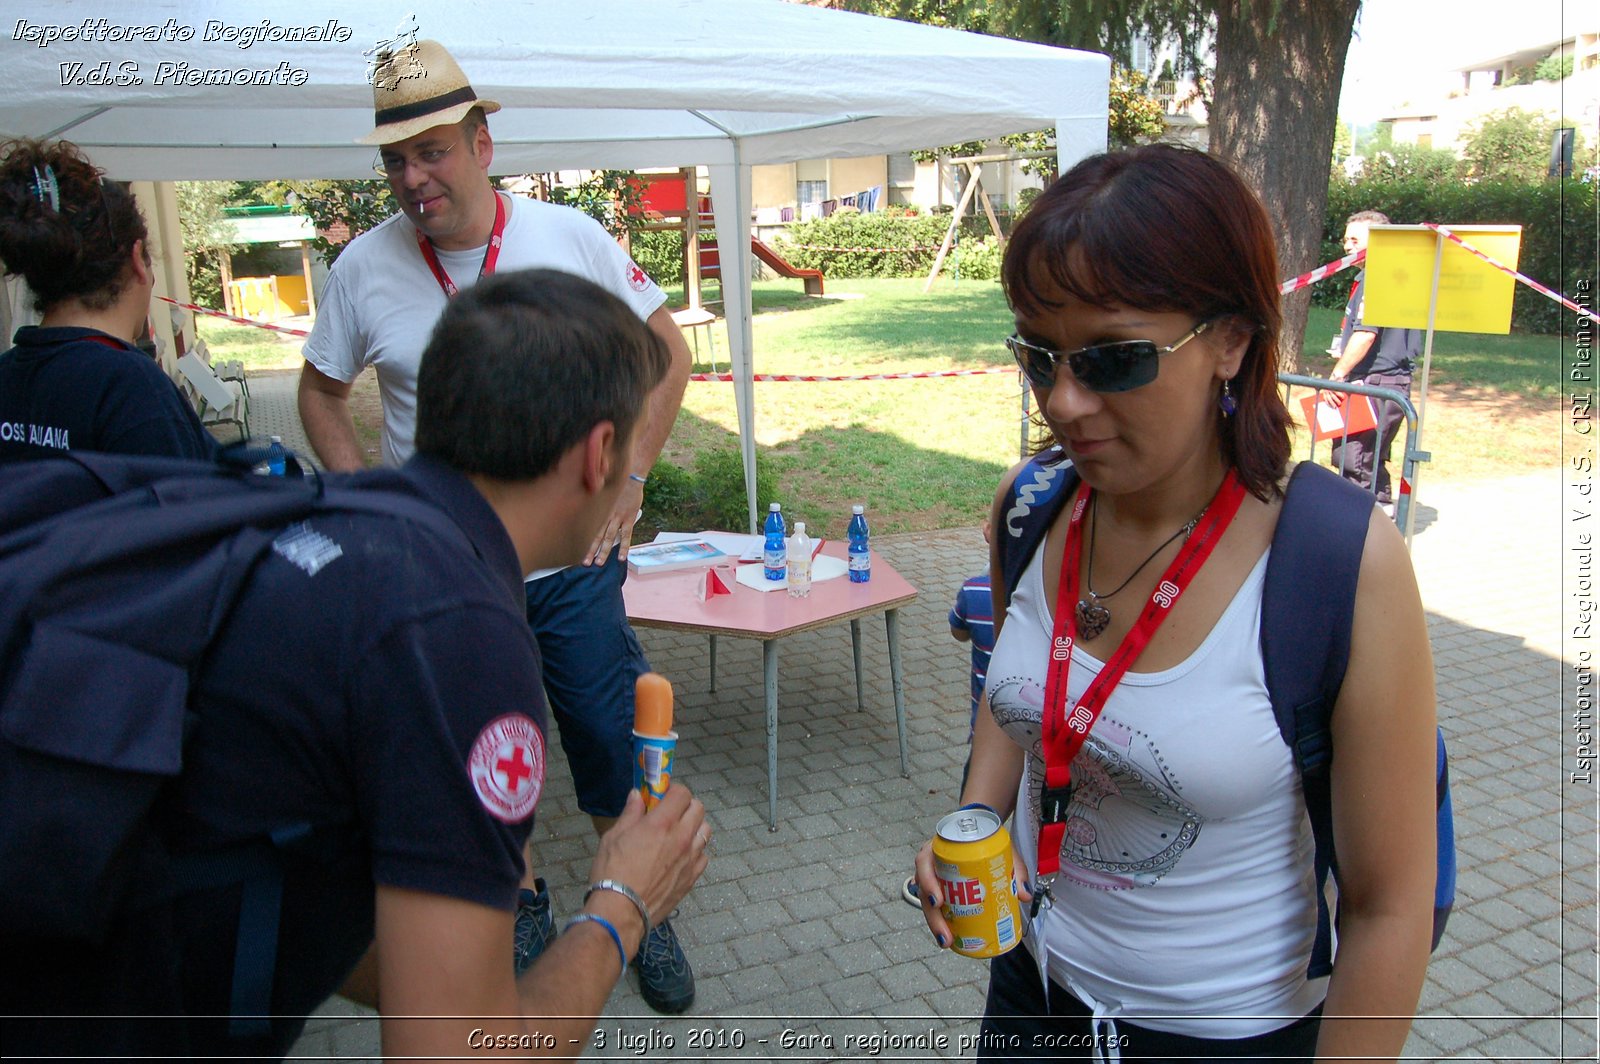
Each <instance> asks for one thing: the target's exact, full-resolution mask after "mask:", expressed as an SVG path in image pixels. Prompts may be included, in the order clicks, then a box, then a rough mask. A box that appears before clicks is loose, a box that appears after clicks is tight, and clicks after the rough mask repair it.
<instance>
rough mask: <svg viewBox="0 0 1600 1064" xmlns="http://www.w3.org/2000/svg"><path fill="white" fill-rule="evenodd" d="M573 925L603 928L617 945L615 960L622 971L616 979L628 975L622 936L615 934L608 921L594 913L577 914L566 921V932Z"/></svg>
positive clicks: (615, 930)
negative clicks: (620, 965)
mask: <svg viewBox="0 0 1600 1064" xmlns="http://www.w3.org/2000/svg"><path fill="white" fill-rule="evenodd" d="M574 924H599V925H600V926H601V927H603V928H605V929H606V933H607V934H609V935H610V936H611V941H612V942H614V943H616V945H617V958H618V959H619V960H621V961H622V971H621V972H619V973H617V978H618V979H621V978H622V977H623V976H624V975H627V974H628V954H627V951H626V950H624V949H623V948H622V936H621V935H619V934H617V929H616V928H615V927H613V926H612V924H611V921H610V920H607V919H606V918H605V917H604V916H596V915H595V914H594V913H579V914H578V915H577V916H574V917H573V918H572V919H570V920H568V921H567V930H568V931H571V930H572V928H573V925H574Z"/></svg>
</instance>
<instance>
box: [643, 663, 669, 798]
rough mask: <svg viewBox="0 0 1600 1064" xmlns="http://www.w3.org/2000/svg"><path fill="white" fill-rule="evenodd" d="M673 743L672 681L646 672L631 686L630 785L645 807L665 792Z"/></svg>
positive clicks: (657, 674)
mask: <svg viewBox="0 0 1600 1064" xmlns="http://www.w3.org/2000/svg"><path fill="white" fill-rule="evenodd" d="M677 746H678V733H677V732H675V731H673V730H672V684H671V683H670V682H669V681H668V680H667V678H666V677H664V676H662V675H660V674H659V673H654V672H647V673H645V674H644V675H642V676H640V677H639V679H638V680H637V681H635V683H634V688H633V785H634V787H635V789H637V790H638V792H639V796H640V797H641V798H643V799H644V807H645V808H646V809H651V808H654V807H655V805H656V803H657V802H659V801H661V799H662V796H663V795H665V794H666V792H667V784H668V783H670V782H671V780H672V758H673V754H674V752H675V751H676V750H677Z"/></svg>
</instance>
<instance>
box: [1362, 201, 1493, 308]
mask: <svg viewBox="0 0 1600 1064" xmlns="http://www.w3.org/2000/svg"><path fill="white" fill-rule="evenodd" d="M1446 228H1448V229H1449V230H1450V231H1451V232H1452V233H1455V234H1456V235H1457V236H1459V237H1460V238H1461V239H1462V240H1465V241H1466V242H1467V243H1468V244H1471V245H1472V246H1473V247H1475V248H1477V249H1478V250H1479V251H1481V252H1483V253H1484V254H1485V255H1488V256H1489V257H1490V258H1492V259H1494V260H1495V261H1496V262H1500V263H1504V264H1505V265H1506V266H1509V267H1510V268H1512V269H1516V268H1517V255H1518V253H1519V251H1520V249H1521V246H1522V227H1521V226H1520V225H1451V226H1447V227H1446ZM1441 245H1442V247H1443V254H1444V258H1443V260H1442V261H1441V262H1440V264H1439V306H1438V310H1437V313H1436V315H1435V317H1434V322H1433V327H1434V329H1435V330H1436V331H1438V332H1469V333H1499V334H1502V335H1503V334H1505V333H1509V332H1510V331H1511V297H1512V294H1513V293H1514V292H1515V291H1516V285H1517V282H1516V279H1515V278H1513V277H1512V276H1511V275H1510V274H1509V273H1506V272H1505V271H1504V270H1500V269H1496V268H1495V267H1493V266H1491V265H1489V264H1488V263H1487V262H1484V261H1483V260H1482V259H1480V258H1478V256H1476V255H1474V254H1473V253H1472V252H1470V251H1468V250H1467V249H1466V248H1464V247H1461V246H1460V245H1459V244H1456V243H1455V242H1454V241H1452V240H1450V239H1449V238H1448V237H1441V236H1440V235H1439V234H1438V233H1436V232H1435V231H1434V230H1432V229H1429V228H1427V227H1425V226H1420V225H1375V226H1373V227H1372V229H1371V232H1370V233H1369V235H1368V239H1367V263H1366V270H1367V288H1366V293H1365V296H1364V298H1365V301H1366V306H1365V307H1364V308H1363V310H1362V313H1361V320H1362V321H1363V322H1364V323H1366V324H1368V325H1377V326H1381V327H1383V328H1391V329H1426V328H1427V327H1428V299H1429V296H1430V295H1431V294H1432V292H1433V266H1434V259H1435V257H1436V256H1437V255H1438V254H1439V253H1440V251H1439V249H1440V247H1441Z"/></svg>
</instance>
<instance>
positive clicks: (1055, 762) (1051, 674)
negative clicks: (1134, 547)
mask: <svg viewBox="0 0 1600 1064" xmlns="http://www.w3.org/2000/svg"><path fill="white" fill-rule="evenodd" d="M1092 491H1093V489H1092V488H1090V487H1089V485H1088V484H1087V483H1085V484H1084V485H1083V491H1082V492H1081V493H1080V494H1079V496H1078V501H1077V502H1076V503H1075V504H1074V505H1073V508H1072V517H1071V520H1070V521H1069V522H1068V523H1067V546H1066V550H1065V552H1064V553H1063V555H1062V558H1061V583H1060V586H1059V588H1058V589H1057V591H1056V619H1055V629H1054V631H1053V632H1052V633H1051V638H1050V668H1049V671H1048V673H1047V674H1046V678H1045V693H1044V766H1045V767H1044V789H1043V792H1042V793H1041V795H1040V802H1039V865H1038V873H1039V876H1040V877H1041V878H1043V877H1049V879H1054V878H1055V874H1056V872H1057V870H1058V869H1059V868H1060V866H1061V843H1062V840H1063V838H1064V836H1065V835H1066V830H1067V802H1068V799H1069V798H1070V797H1071V787H1070V784H1071V782H1072V761H1073V758H1075V757H1077V756H1078V751H1079V750H1081V749H1083V743H1084V740H1085V739H1086V738H1088V735H1089V729H1090V728H1092V727H1094V722H1095V720H1096V718H1098V717H1099V716H1100V711H1101V710H1102V709H1104V708H1105V704H1106V701H1107V700H1108V699H1109V698H1110V697H1111V692H1112V691H1113V690H1115V689H1116V686H1117V684H1118V683H1120V682H1122V677H1123V675H1124V674H1125V673H1126V672H1127V671H1128V669H1129V668H1131V667H1132V665H1133V663H1134V662H1135V661H1137V660H1138V658H1139V655H1140V654H1142V653H1144V648H1145V647H1146V646H1148V645H1149V644H1150V639H1151V637H1152V636H1154V635H1155V634H1156V629H1158V628H1160V627H1161V622H1162V621H1165V620H1166V619H1167V614H1168V613H1170V612H1172V607H1173V606H1174V605H1175V604H1176V603H1177V601H1178V596H1179V595H1181V594H1183V589H1184V588H1185V587H1187V586H1188V583H1189V581H1190V580H1192V579H1193V578H1194V576H1195V574H1196V573H1198V572H1199V571H1200V567H1201V566H1203V565H1204V564H1205V563H1206V559H1207V558H1209V557H1211V551H1212V550H1213V549H1214V548H1215V547H1216V545H1217V541H1218V540H1220V539H1221V538H1222V534H1223V533H1224V532H1226V531H1227V530H1228V525H1230V524H1231V523H1232V522H1233V518H1234V515H1235V514H1237V513H1238V512H1239V504H1240V503H1241V502H1243V501H1244V485H1243V484H1241V483H1239V478H1238V477H1237V476H1235V475H1234V472H1233V470H1231V469H1230V470H1228V475H1227V476H1226V477H1224V478H1223V480H1222V486H1221V487H1220V488H1218V489H1217V494H1216V496H1215V497H1214V498H1213V499H1212V500H1211V505H1209V506H1207V507H1206V512H1205V514H1204V515H1203V516H1202V517H1201V518H1200V522H1199V524H1197V525H1196V526H1195V529H1194V531H1193V532H1192V533H1190V535H1189V537H1188V539H1186V540H1184V544H1183V547H1182V549H1180V550H1179V551H1178V556H1177V557H1176V558H1174V559H1172V564H1171V565H1169V566H1167V569H1166V572H1164V573H1162V574H1161V581H1160V582H1159V583H1158V584H1157V585H1156V590H1155V593H1154V594H1153V595H1151V596H1150V601H1148V602H1147V603H1145V606H1144V610H1143V611H1142V612H1141V613H1140V614H1139V619H1138V620H1137V621H1135V622H1134V625H1133V627H1132V628H1131V629H1129V631H1128V634H1127V635H1126V636H1124V637H1123V639H1122V643H1121V644H1120V645H1118V647H1117V649H1116V650H1114V651H1113V652H1112V654H1111V657H1110V658H1109V659H1107V660H1106V663H1105V666H1104V667H1103V668H1102V669H1101V670H1100V674H1099V675H1098V676H1096V677H1095V678H1094V679H1093V680H1092V681H1090V683H1089V687H1088V689H1087V690H1085V691H1084V692H1083V697H1082V698H1080V699H1078V702H1077V704H1076V705H1073V706H1069V705H1068V702H1067V678H1068V677H1069V676H1070V675H1071V672H1072V644H1073V641H1074V640H1075V639H1076V638H1077V635H1078V625H1077V620H1076V616H1077V611H1076V610H1075V609H1073V603H1074V602H1076V601H1077V594H1078V566H1079V563H1080V560H1081V554H1082V544H1083V513H1084V510H1085V509H1087V507H1088V504H1089V496H1090V494H1091V493H1092ZM1048 883H1049V880H1045V885H1046V890H1048Z"/></svg>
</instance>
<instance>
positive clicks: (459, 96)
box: [372, 85, 478, 126]
mask: <svg viewBox="0 0 1600 1064" xmlns="http://www.w3.org/2000/svg"><path fill="white" fill-rule="evenodd" d="M477 98H478V94H477V93H475V92H473V91H472V86H471V85H467V86H464V87H463V88H459V89H456V90H455V91H454V92H447V93H445V94H444V95H442V96H433V97H430V98H428V99H426V100H418V101H417V102H416V103H407V104H401V105H400V106H399V107H385V108H384V109H383V110H381V111H378V112H377V113H376V114H374V115H373V116H372V118H373V125H375V126H388V125H393V124H394V123H396V122H406V121H409V120H411V119H413V118H422V117H423V116H425V115H431V114H434V113H436V112H439V111H443V110H445V109H446V108H449V107H454V106H455V105H456V104H458V103H471V102H472V101H473V100H476V99H477Z"/></svg>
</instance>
